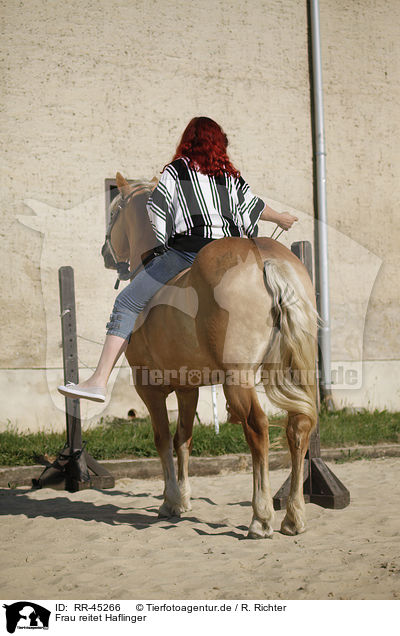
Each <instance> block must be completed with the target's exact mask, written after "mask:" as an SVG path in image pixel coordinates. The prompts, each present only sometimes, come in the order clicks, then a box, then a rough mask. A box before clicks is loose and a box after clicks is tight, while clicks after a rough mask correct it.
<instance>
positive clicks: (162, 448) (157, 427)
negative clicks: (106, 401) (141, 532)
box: [136, 385, 181, 517]
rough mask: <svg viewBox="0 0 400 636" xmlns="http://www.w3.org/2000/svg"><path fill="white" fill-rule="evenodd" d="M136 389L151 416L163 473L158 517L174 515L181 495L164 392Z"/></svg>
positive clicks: (145, 388) (178, 511)
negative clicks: (161, 496)
mask: <svg viewBox="0 0 400 636" xmlns="http://www.w3.org/2000/svg"><path fill="white" fill-rule="evenodd" d="M136 390H137V392H138V394H139V395H140V397H141V398H142V400H143V402H144V403H145V404H146V406H147V408H148V411H149V413H150V417H151V423H152V426H153V432H154V443H155V446H156V449H157V452H158V454H159V456H160V460H161V465H162V470H163V475H164V483H165V487H164V503H163V504H162V506H161V507H160V509H159V511H158V516H159V517H176V516H178V517H179V516H180V513H181V495H180V490H179V487H178V483H177V481H176V475H175V466H174V458H173V447H172V437H171V434H170V432H169V421H168V412H167V407H166V403H165V400H166V394H165V393H164V392H163V391H161V390H160V389H158V388H157V387H151V386H146V387H143V386H138V385H136Z"/></svg>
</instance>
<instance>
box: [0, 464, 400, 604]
mask: <svg viewBox="0 0 400 636" xmlns="http://www.w3.org/2000/svg"><path fill="white" fill-rule="evenodd" d="M331 468H332V470H333V471H334V472H335V474H336V475H337V476H338V477H339V479H341V481H342V482H343V483H344V484H345V485H346V486H347V488H348V489H349V490H350V493H351V498H352V501H351V504H350V506H349V507H348V508H346V509H344V510H326V509H323V508H320V507H318V506H316V505H313V504H308V505H307V515H308V524H309V525H308V530H307V532H305V533H304V534H302V535H299V536H297V537H287V536H283V535H281V534H280V533H279V532H278V529H279V527H280V522H281V519H282V517H283V514H284V513H283V511H279V512H277V514H276V522H275V528H276V530H277V532H276V533H275V534H274V537H273V539H272V540H271V539H265V540H261V541H251V540H247V539H246V530H247V525H248V523H249V522H250V518H251V507H250V499H251V488H252V480H251V475H250V474H247V473H240V474H233V475H232V474H231V475H225V476H216V477H193V478H192V479H191V484H192V495H193V510H192V511H191V512H189V513H186V514H185V515H184V516H183V517H182V518H181V519H180V520H179V519H174V520H171V521H165V520H158V519H157V514H156V512H157V508H158V506H159V505H160V500H161V497H160V495H161V492H162V483H161V481H158V480H155V481H150V480H147V481H146V480H130V479H124V480H119V481H118V482H117V483H116V487H115V488H114V489H112V490H104V491H94V490H86V491H82V492H79V493H67V492H64V491H54V490H50V489H43V490H40V491H31V490H29V489H27V488H18V489H15V490H5V489H4V490H0V513H1V515H0V536H1V550H0V555H1V556H0V565H1V568H0V598H2V599H5V600H7V599H20V598H25V597H29V598H30V599H37V600H38V599H55V600H57V599H121V600H122V599H238V598H239V599H330V598H332V599H394V598H400V505H399V501H400V460H399V459H374V460H369V461H367V460H362V461H357V462H354V463H348V464H339V465H331ZM286 475H287V471H284V470H277V471H273V472H272V473H271V483H272V490H273V492H275V491H276V490H277V489H278V487H279V486H280V485H281V484H282V482H283V481H284V478H285V477H286Z"/></svg>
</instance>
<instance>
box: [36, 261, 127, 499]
mask: <svg viewBox="0 0 400 636" xmlns="http://www.w3.org/2000/svg"><path fill="white" fill-rule="evenodd" d="M58 281H59V289H60V310H61V313H60V315H61V331H62V345H63V364H64V384H66V383H67V382H73V383H74V384H77V383H78V382H79V365H78V347H77V331H76V312H75V285H74V270H73V269H72V267H69V266H67V267H60V269H59V270H58ZM65 416H66V428H67V439H66V443H65V447H64V448H63V449H62V451H60V453H59V454H58V457H57V459H56V460H55V461H54V462H53V463H52V464H51V463H50V462H48V461H47V460H44V459H43V460H42V463H44V464H45V466H46V468H45V470H44V471H43V473H42V474H41V476H40V477H39V479H33V480H32V482H33V486H34V487H36V488H44V487H50V488H60V489H65V490H70V491H72V492H74V491H77V490H83V489H85V488H113V486H114V484H115V481H114V477H113V476H112V475H111V474H110V473H109V472H108V471H107V470H106V469H105V468H104V467H103V466H101V464H99V463H98V462H97V461H96V460H95V459H93V457H91V456H90V455H89V454H88V453H86V451H85V450H84V445H83V443H82V428H81V411H80V400H74V399H71V398H68V397H66V398H65ZM39 461H40V458H39ZM89 470H90V472H89Z"/></svg>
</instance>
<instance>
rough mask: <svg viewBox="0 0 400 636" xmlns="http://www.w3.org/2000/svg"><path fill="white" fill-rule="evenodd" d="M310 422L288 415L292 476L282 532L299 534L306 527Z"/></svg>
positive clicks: (297, 416) (306, 418) (302, 416)
mask: <svg viewBox="0 0 400 636" xmlns="http://www.w3.org/2000/svg"><path fill="white" fill-rule="evenodd" d="M311 429H312V423H311V420H310V418H309V417H307V416H306V415H301V414H297V415H290V414H289V420H288V425H287V429H286V436H287V439H288V443H289V448H290V454H291V458H292V477H291V483H290V492H289V497H288V501H287V504H286V516H285V518H284V520H283V521H282V525H281V532H282V533H283V534H289V535H294V534H300V533H301V532H304V531H305V529H306V512H305V503H304V494H303V481H304V478H303V473H304V458H305V455H306V452H307V448H308V440H309V437H310V433H311Z"/></svg>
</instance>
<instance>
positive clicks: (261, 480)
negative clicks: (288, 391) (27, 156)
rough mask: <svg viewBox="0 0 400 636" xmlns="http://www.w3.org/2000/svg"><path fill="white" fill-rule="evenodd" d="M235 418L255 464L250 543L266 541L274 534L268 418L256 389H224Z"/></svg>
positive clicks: (227, 387) (225, 387) (249, 533)
mask: <svg viewBox="0 0 400 636" xmlns="http://www.w3.org/2000/svg"><path fill="white" fill-rule="evenodd" d="M224 392H225V396H226V399H227V401H228V405H229V408H230V411H231V412H232V414H233V415H234V416H235V417H236V418H237V419H239V420H240V422H241V423H242V426H243V430H244V434H245V437H246V440H247V443H248V445H249V447H250V451H251V455H252V460H253V500H252V505H253V518H252V521H251V524H250V527H249V532H248V537H249V538H250V539H264V538H267V537H270V536H271V535H272V533H273V528H272V523H273V520H274V507H273V502H272V496H271V489H270V484H269V473H268V446H269V440H268V418H267V416H266V415H265V413H264V411H263V410H262V408H261V406H260V403H259V401H258V398H257V393H256V390H255V389H254V388H244V387H237V386H236V387H231V386H224Z"/></svg>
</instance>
